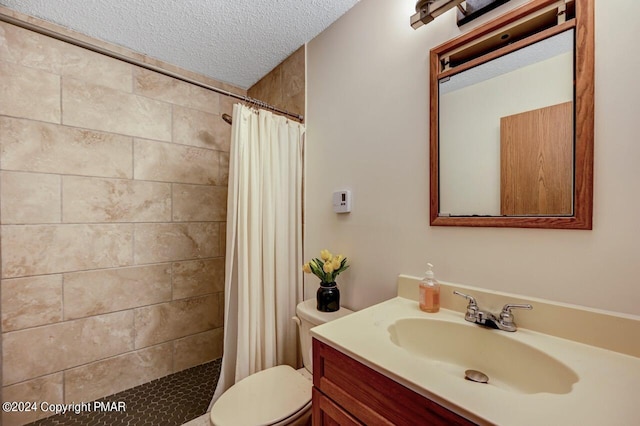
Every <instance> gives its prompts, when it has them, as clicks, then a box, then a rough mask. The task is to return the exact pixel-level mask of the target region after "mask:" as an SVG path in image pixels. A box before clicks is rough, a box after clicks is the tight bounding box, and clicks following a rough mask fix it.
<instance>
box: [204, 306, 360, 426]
mask: <svg viewBox="0 0 640 426" xmlns="http://www.w3.org/2000/svg"><path fill="white" fill-rule="evenodd" d="M352 312H353V311H350V310H349V309H345V308H340V310H338V311H336V312H320V311H318V310H317V309H316V300H315V299H309V300H305V301H303V302H300V303H299V304H298V306H297V307H296V316H295V317H293V320H294V321H296V323H297V324H298V329H299V331H300V333H299V334H300V348H301V350H302V361H303V364H304V368H300V369H299V370H295V369H293V368H292V367H290V366H288V365H279V366H276V367H271V368H268V369H266V370H262V371H259V372H257V373H255V374H252V375H251V376H249V377H246V378H244V379H243V380H241V381H239V382H238V383H236V384H235V385H233V386H231V387H230V388H229V389H228V390H227V391H226V392H225V393H224V394H222V396H221V397H220V398H218V400H217V401H216V402H215V404H214V405H213V407H212V409H211V413H210V415H209V418H210V420H211V424H212V425H214V426H257V425H265V426H266V425H269V426H281V425H289V426H297V425H307V424H311V422H310V419H311V388H312V386H313V380H312V375H311V373H312V371H313V367H312V364H311V361H312V356H311V343H312V338H311V333H310V330H311V328H313V327H315V326H316V325H320V324H324V323H326V322H329V321H332V320H335V319H338V318H341V317H343V316H345V315H348V314H350V313H352Z"/></svg>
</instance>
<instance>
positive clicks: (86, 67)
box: [62, 44, 133, 93]
mask: <svg viewBox="0 0 640 426" xmlns="http://www.w3.org/2000/svg"><path fill="white" fill-rule="evenodd" d="M62 75H63V76H65V77H67V76H68V77H73V78H76V79H78V80H82V81H86V82H88V83H91V84H99V85H101V86H106V87H109V88H111V89H116V90H120V91H123V92H128V93H132V92H133V66H132V65H130V64H128V63H126V62H123V61H119V60H117V59H114V58H110V57H108V56H105V55H101V54H99V53H95V52H92V51H90V50H87V49H83V48H81V47H78V46H73V45H71V44H65V49H64V54H63V63H62Z"/></svg>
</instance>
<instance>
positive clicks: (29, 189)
mask: <svg viewBox="0 0 640 426" xmlns="http://www.w3.org/2000/svg"><path fill="white" fill-rule="evenodd" d="M0 198H1V199H2V203H1V204H0V212H1V213H0V220H1V221H2V223H3V224H10V223H59V222H60V176H57V175H49V174H46V175H45V174H36V173H15V172H0Z"/></svg>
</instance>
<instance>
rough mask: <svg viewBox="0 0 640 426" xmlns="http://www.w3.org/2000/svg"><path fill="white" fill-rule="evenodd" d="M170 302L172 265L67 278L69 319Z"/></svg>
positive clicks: (65, 310)
mask: <svg viewBox="0 0 640 426" xmlns="http://www.w3.org/2000/svg"><path fill="white" fill-rule="evenodd" d="M170 300H171V266H170V265H169V264H164V265H151V266H142V267H132V268H118V269H104V270H99V271H87V272H73V273H68V274H64V318H65V319H74V318H80V317H86V316H90V315H97V314H103V313H108V312H114V311H119V310H124V309H130V308H136V307H139V306H145V305H151V304H153V303H160V302H167V301H170Z"/></svg>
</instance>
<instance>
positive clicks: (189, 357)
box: [173, 328, 224, 372]
mask: <svg viewBox="0 0 640 426" xmlns="http://www.w3.org/2000/svg"><path fill="white" fill-rule="evenodd" d="M223 334H224V333H223V330H222V328H216V329H213V330H210V331H205V332H204V333H199V334H195V335H193V336H189V337H185V338H183V339H179V340H176V341H175V346H174V354H173V365H174V367H173V371H174V372H177V371H182V370H186V369H187V368H191V367H195V366H196V365H200V364H204V363H205V362H209V361H213V360H214V359H218V358H220V357H222V341H223Z"/></svg>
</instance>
